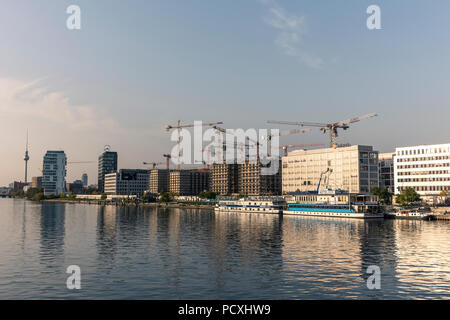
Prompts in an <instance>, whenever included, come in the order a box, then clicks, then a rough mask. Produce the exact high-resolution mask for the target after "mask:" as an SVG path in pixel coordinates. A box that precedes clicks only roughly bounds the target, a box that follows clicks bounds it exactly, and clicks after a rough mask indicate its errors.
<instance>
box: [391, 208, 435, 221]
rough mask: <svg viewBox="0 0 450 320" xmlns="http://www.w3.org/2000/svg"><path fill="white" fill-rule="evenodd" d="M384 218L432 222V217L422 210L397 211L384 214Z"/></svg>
mask: <svg viewBox="0 0 450 320" xmlns="http://www.w3.org/2000/svg"><path fill="white" fill-rule="evenodd" d="M386 217H387V218H394V219H408V220H432V219H433V218H434V215H433V214H431V213H430V212H426V211H424V210H398V211H394V212H390V213H388V214H386Z"/></svg>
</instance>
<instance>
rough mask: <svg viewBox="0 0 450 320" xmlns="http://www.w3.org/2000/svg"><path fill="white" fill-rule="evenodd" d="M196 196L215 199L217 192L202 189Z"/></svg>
mask: <svg viewBox="0 0 450 320" xmlns="http://www.w3.org/2000/svg"><path fill="white" fill-rule="evenodd" d="M198 196H199V197H200V198H202V199H215V198H216V196H217V194H216V193H215V192H212V191H202V192H200V194H199V195H198Z"/></svg>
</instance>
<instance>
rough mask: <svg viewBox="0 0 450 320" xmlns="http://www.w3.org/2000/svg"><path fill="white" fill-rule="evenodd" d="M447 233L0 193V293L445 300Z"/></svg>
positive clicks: (445, 229) (442, 226) (449, 283)
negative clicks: (77, 278) (72, 271)
mask: <svg viewBox="0 0 450 320" xmlns="http://www.w3.org/2000/svg"><path fill="white" fill-rule="evenodd" d="M449 240H450V223H448V222H446V221H400V220H378V221H361V220H351V219H336V218H335V219H332V218H309V217H288V216H285V217H279V216H277V215H260V214H246V213H219V214H215V213H214V212H213V211H204V210H185V209H156V208H133V207H126V208H116V207H111V206H106V207H104V206H97V205H85V204H63V203H43V204H40V203H34V202H28V201H24V200H16V199H0V299H50V298H57V299H60V298H61V299H430V298H431V299H442V298H445V299H448V298H450V241H449ZM70 265H77V266H79V267H80V269H81V289H80V290H69V289H68V288H67V286H66V280H67V278H68V277H69V276H70V275H69V274H67V273H66V269H67V267H68V266H70ZM369 266H378V267H379V268H380V270H381V276H380V278H379V283H380V285H381V288H380V289H373V290H370V289H368V287H367V280H368V277H370V276H371V274H368V273H367V269H368V267H369ZM369 282H370V281H369Z"/></svg>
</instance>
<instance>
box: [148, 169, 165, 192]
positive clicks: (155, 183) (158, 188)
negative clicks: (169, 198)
mask: <svg viewBox="0 0 450 320" xmlns="http://www.w3.org/2000/svg"><path fill="white" fill-rule="evenodd" d="M149 178H150V181H149V191H150V193H155V194H156V193H161V192H169V179H170V170H167V169H153V170H151V171H150V177H149Z"/></svg>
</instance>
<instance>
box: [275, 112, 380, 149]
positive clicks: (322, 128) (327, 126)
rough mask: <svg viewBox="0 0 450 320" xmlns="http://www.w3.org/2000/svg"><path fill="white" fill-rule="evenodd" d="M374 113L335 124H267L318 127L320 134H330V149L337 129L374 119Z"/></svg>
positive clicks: (335, 137)
mask: <svg viewBox="0 0 450 320" xmlns="http://www.w3.org/2000/svg"><path fill="white" fill-rule="evenodd" d="M376 116H377V114H376V113H370V114H367V115H365V116H362V117H355V118H351V119H348V120H344V121H341V122H335V123H316V122H291V121H275V120H269V121H267V123H274V124H275V123H276V124H286V125H292V126H301V127H319V128H320V131H322V133H324V134H326V133H327V131H328V132H329V134H330V148H333V147H336V144H337V137H338V130H337V129H344V130H347V129H348V128H349V125H350V124H352V123H355V122H359V121H362V120H366V119H370V118H373V117H376Z"/></svg>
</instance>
